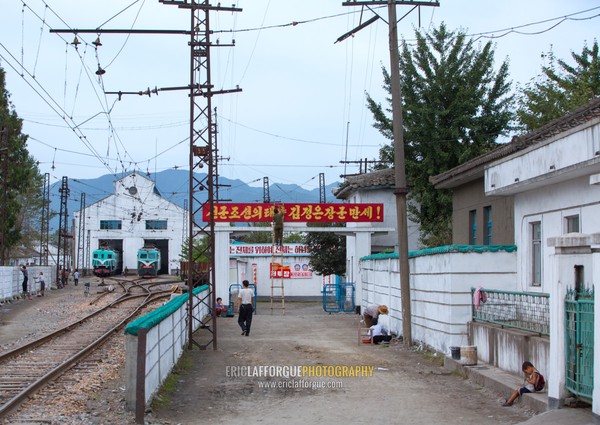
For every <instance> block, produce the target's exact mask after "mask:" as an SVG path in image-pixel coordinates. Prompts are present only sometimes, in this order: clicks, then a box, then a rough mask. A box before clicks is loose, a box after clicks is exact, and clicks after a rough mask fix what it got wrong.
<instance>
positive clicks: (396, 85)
mask: <svg viewBox="0 0 600 425" xmlns="http://www.w3.org/2000/svg"><path fill="white" fill-rule="evenodd" d="M386 3H387V7H388V25H389V48H390V80H391V95H392V127H393V132H394V170H395V172H394V179H395V188H394V193H395V195H396V213H397V218H398V221H397V232H398V256H399V257H400V258H399V262H400V298H401V300H402V337H403V339H404V345H406V346H411V345H412V317H411V302H410V301H411V297H410V270H409V264H408V215H407V208H406V195H407V193H408V185H407V182H406V167H405V160H404V128H403V119H402V89H401V86H400V54H399V52H398V22H397V18H396V5H397V4H401V5H407V6H413V9H412V10H415V9H416V8H420V6H439V5H440V4H439V2H437V1H427V0H422V1H413V0H387V1H378V0H370V1H369V0H364V1H357V0H352V1H347V2H344V3H342V5H343V6H363V7H364V6H367V7H370V6H375V5H384V4H386ZM412 10H411V11H412ZM409 13H410V12H409ZM407 15H408V13H407V14H406V15H404V16H407ZM376 20H377V19H374V18H372V19H370V20H368V21H366V22H365V23H364V24H361V25H359V26H358V27H357V28H355V29H354V30H352V31H350V32H348V33H346V34H344V35H343V36H342V37H340V38H339V39H338V41H341V40H343V39H344V38H346V37H348V36H350V35H353V34H354V33H356V32H357V31H359V30H361V29H362V28H364V27H366V26H367V25H368V24H370V23H373V22H375V21H376Z"/></svg>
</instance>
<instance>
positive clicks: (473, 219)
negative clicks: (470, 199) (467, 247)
mask: <svg viewBox="0 0 600 425" xmlns="http://www.w3.org/2000/svg"><path fill="white" fill-rule="evenodd" d="M469 244H471V245H476V244H477V210H471V211H469Z"/></svg>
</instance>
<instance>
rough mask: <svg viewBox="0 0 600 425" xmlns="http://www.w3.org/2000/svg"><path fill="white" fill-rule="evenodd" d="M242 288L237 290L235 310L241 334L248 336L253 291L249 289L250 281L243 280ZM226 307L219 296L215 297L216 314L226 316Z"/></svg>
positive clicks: (252, 307) (250, 323)
mask: <svg viewBox="0 0 600 425" xmlns="http://www.w3.org/2000/svg"><path fill="white" fill-rule="evenodd" d="M242 286H243V287H242V289H241V290H240V291H239V292H238V299H237V310H238V324H239V325H240V328H242V335H244V336H250V326H251V325H252V313H253V312H254V291H253V290H252V289H250V282H249V281H248V280H244V281H243V282H242ZM227 311H228V308H227V306H226V305H224V304H223V299H222V298H221V297H219V298H217V303H216V305H215V315H216V316H220V317H223V316H226V315H227Z"/></svg>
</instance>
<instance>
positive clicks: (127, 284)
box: [0, 279, 171, 420]
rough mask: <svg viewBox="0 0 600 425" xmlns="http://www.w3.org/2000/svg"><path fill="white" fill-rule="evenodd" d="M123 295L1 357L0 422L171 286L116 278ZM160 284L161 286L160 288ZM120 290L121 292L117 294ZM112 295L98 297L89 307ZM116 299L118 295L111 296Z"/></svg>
mask: <svg viewBox="0 0 600 425" xmlns="http://www.w3.org/2000/svg"><path fill="white" fill-rule="evenodd" d="M114 282H115V284H118V285H119V286H120V287H121V288H122V289H123V293H122V294H120V295H119V294H117V295H116V296H117V298H116V299H115V300H113V301H112V302H110V303H109V304H107V305H106V306H104V307H100V308H98V310H96V311H94V312H92V313H91V314H89V315H87V316H85V317H83V318H81V319H78V320H76V321H74V322H72V323H70V324H68V325H67V326H64V327H63V328H61V329H58V330H56V331H54V332H52V333H50V334H47V335H45V336H43V337H41V338H38V339H36V340H34V341H31V342H29V343H27V344H25V345H22V346H20V347H18V348H16V349H14V350H11V351H9V352H6V353H4V354H2V355H0V369H1V370H2V371H3V373H2V374H1V375H0V419H2V420H4V418H5V417H6V415H8V414H9V413H11V412H13V411H14V410H15V409H16V408H17V407H18V406H19V405H21V403H23V402H24V401H26V400H28V399H29V398H30V397H31V396H32V395H33V394H35V393H36V392H37V391H39V390H40V388H42V387H44V386H46V385H47V384H48V383H49V382H51V381H53V380H55V379H57V377H59V376H61V375H62V374H64V373H65V372H66V371H67V370H69V369H71V368H72V367H73V366H74V365H76V364H77V363H78V362H81V361H82V360H83V359H84V358H85V357H86V356H89V355H90V354H91V353H93V352H94V350H96V349H97V348H98V347H100V346H102V345H103V344H104V343H105V342H106V341H107V340H108V338H110V337H111V336H112V335H114V334H115V333H116V332H117V331H119V330H120V329H122V328H123V327H124V326H125V325H126V324H127V323H128V322H129V321H130V320H132V318H134V316H136V315H137V314H138V312H139V311H140V310H141V309H142V308H143V307H145V306H147V305H148V304H150V303H152V302H154V301H156V300H158V299H161V298H165V297H168V296H169V295H170V294H171V290H170V289H169V290H160V289H159V288H160V285H164V284H165V283H169V282H164V281H163V282H161V283H156V282H153V283H152V282H149V281H148V280H146V283H145V284H140V283H138V282H136V281H135V280H133V281H131V280H125V279H122V280H121V279H114ZM157 285H158V287H157ZM115 292H118V291H115ZM106 293H109V291H105V292H104V293H101V294H99V296H98V297H96V298H95V299H94V300H92V301H90V304H92V303H94V302H95V301H97V300H98V299H100V298H101V297H104V296H105V294H106ZM113 296H114V294H113Z"/></svg>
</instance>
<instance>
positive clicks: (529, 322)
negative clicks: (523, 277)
mask: <svg viewBox="0 0 600 425" xmlns="http://www.w3.org/2000/svg"><path fill="white" fill-rule="evenodd" d="M475 292H476V289H475V288H471V307H472V311H473V321H475V322H488V323H494V324H496V325H500V326H503V327H507V328H515V329H520V330H523V331H528V332H534V333H537V334H539V335H549V334H550V304H549V300H550V295H549V294H544V293H535V292H511V291H500V290H496V289H480V292H481V293H482V295H481V296H480V297H479V303H477V302H476V300H475ZM477 304H478V306H477Z"/></svg>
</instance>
